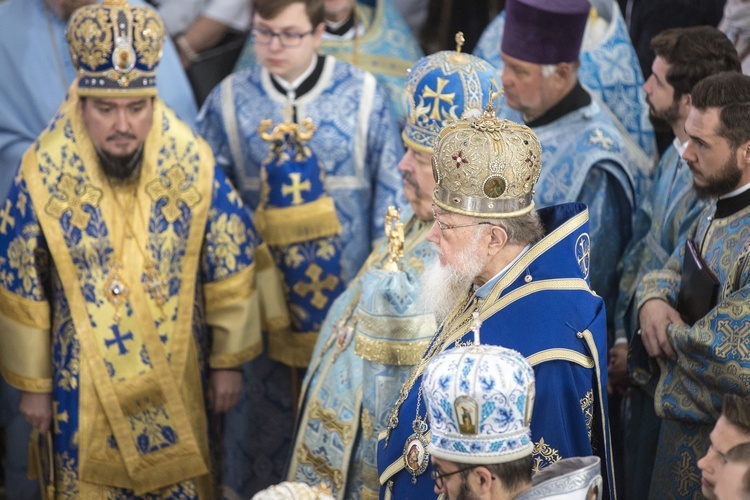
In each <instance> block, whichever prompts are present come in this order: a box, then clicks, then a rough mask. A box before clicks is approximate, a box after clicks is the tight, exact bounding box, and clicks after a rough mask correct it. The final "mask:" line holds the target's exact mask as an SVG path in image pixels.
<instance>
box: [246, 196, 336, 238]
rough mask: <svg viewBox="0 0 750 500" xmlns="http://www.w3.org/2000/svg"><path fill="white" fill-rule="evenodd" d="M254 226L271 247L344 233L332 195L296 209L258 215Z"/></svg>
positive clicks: (272, 210)
mask: <svg viewBox="0 0 750 500" xmlns="http://www.w3.org/2000/svg"><path fill="white" fill-rule="evenodd" d="M255 227H256V228H257V229H258V232H259V233H260V234H261V236H262V237H263V241H265V242H266V243H267V244H269V245H273V246H284V245H291V244H292V243H299V242H301V241H310V240H315V239H318V238H323V237H326V236H333V235H336V234H340V233H341V223H340V222H339V219H338V217H337V216H336V207H335V206H334V203H333V198H331V197H330V196H324V197H321V198H319V199H317V200H315V201H312V202H310V203H305V204H303V205H298V206H295V207H284V208H267V209H263V210H257V211H256V212H255Z"/></svg>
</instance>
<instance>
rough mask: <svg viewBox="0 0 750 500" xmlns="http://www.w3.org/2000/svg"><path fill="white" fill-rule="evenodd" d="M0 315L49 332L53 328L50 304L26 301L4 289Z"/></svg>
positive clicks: (1, 296) (1, 295)
mask: <svg viewBox="0 0 750 500" xmlns="http://www.w3.org/2000/svg"><path fill="white" fill-rule="evenodd" d="M0 313H2V314H3V315H5V316H7V317H8V318H10V319H12V320H13V321H15V322H17V323H21V324H22V325H26V326H30V327H32V328H38V329H40V330H49V329H50V328H51V327H52V324H51V323H50V316H51V312H50V307H49V303H48V302H37V301H35V300H30V299H25V298H23V297H19V296H18V295H16V294H15V293H13V292H9V291H8V290H6V289H4V288H0Z"/></svg>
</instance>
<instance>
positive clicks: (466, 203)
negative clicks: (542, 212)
mask: <svg viewBox="0 0 750 500" xmlns="http://www.w3.org/2000/svg"><path fill="white" fill-rule="evenodd" d="M434 150H435V153H434V154H433V155H432V171H433V175H434V176H435V182H436V183H437V186H436V187H435V191H434V192H433V195H432V199H433V201H434V202H435V204H436V205H438V206H439V207H440V208H442V209H443V210H445V211H447V212H453V213H458V214H462V215H469V216H472V217H481V218H490V219H492V218H508V217H518V216H519V215H523V214H526V213H528V212H530V211H531V210H533V208H534V201H533V200H532V197H533V195H534V184H536V181H537V180H538V179H539V174H540V172H541V169H542V159H541V156H542V147H541V145H540V144H539V139H538V138H537V136H536V134H535V133H534V132H533V131H532V130H531V129H530V128H529V127H526V126H525V125H520V124H518V123H515V122H511V121H509V120H503V119H500V118H497V117H496V116H495V110H494V108H493V107H492V105H491V104H490V105H488V106H487V108H486V109H485V111H484V113H483V114H482V115H481V116H479V117H476V118H469V119H464V120H457V121H454V122H451V123H450V124H449V125H447V126H446V127H445V128H443V130H441V131H440V134H439V135H438V137H437V139H436V140H435V148H434Z"/></svg>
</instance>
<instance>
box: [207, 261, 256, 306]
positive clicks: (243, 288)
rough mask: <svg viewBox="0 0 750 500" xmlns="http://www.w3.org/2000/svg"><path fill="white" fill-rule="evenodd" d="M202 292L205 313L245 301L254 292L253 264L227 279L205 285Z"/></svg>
mask: <svg viewBox="0 0 750 500" xmlns="http://www.w3.org/2000/svg"><path fill="white" fill-rule="evenodd" d="M203 290H204V292H205V293H204V297H205V301H206V312H207V313H208V312H212V311H215V310H217V309H223V308H225V307H228V306H231V305H233V304H236V303H237V302H240V301H242V300H245V299H247V298H248V297H250V296H251V295H252V294H253V292H254V291H255V262H253V263H252V264H250V265H249V266H248V267H246V268H245V269H243V270H242V271H240V272H238V273H235V274H233V275H232V276H230V277H228V278H225V279H223V280H221V281H216V282H213V283H206V284H205V285H203Z"/></svg>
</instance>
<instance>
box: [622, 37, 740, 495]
mask: <svg viewBox="0 0 750 500" xmlns="http://www.w3.org/2000/svg"><path fill="white" fill-rule="evenodd" d="M651 46H652V48H653V49H654V52H655V53H656V58H655V60H654V64H653V65H652V73H651V76H650V77H649V79H648V81H646V84H645V85H644V87H643V88H644V90H645V91H646V94H647V95H648V103H649V105H650V107H651V115H652V116H654V117H656V118H659V119H662V120H664V121H666V122H667V123H669V125H670V126H671V127H672V131H673V132H674V134H675V140H674V142H673V144H672V145H671V146H670V147H669V148H667V150H666V151H665V152H664V155H663V156H662V158H661V160H660V161H659V164H658V165H657V167H656V171H655V172H654V181H653V185H652V188H651V192H650V193H649V195H648V196H645V197H644V198H643V200H642V202H641V203H640V205H639V207H638V211H637V213H636V219H635V232H634V235H633V240H632V241H631V242H630V245H628V249H627V251H626V253H625V256H624V257H623V260H622V267H623V270H622V277H621V278H620V293H619V296H618V299H617V309H616V310H615V336H616V340H615V345H614V346H613V347H612V349H611V350H610V361H609V368H608V370H609V381H610V387H611V388H612V390H616V391H620V392H624V391H626V390H627V388H628V387H629V386H630V383H629V381H628V366H627V356H628V342H632V351H633V354H632V356H631V369H632V372H633V373H632V376H633V379H634V382H635V385H634V386H633V387H632V389H630V390H629V391H628V394H627V398H628V400H629V401H628V404H627V405H626V406H624V408H626V409H627V410H626V411H627V415H626V420H625V437H624V443H625V446H624V450H625V464H624V472H625V476H624V478H625V493H626V495H627V497H628V498H632V499H640V498H644V497H645V496H646V495H647V494H648V485H649V484H650V482H651V481H650V478H651V469H652V468H653V457H654V454H655V452H656V443H657V440H658V436H659V419H658V418H657V417H656V414H655V413H654V400H653V389H654V388H653V384H654V383H655V381H654V380H653V378H652V376H651V373H650V371H651V370H650V367H649V363H648V356H647V355H646V354H645V352H646V351H645V350H644V349H643V345H642V344H641V342H640V338H639V337H638V336H637V335H634V334H635V331H636V330H637V328H638V326H637V324H638V318H637V310H636V309H635V304H634V301H635V290H636V287H637V286H638V283H639V282H640V280H641V279H642V278H643V276H645V275H646V273H648V272H650V271H655V270H657V269H661V268H662V267H664V264H666V262H667V260H668V259H669V256H670V255H672V252H674V250H675V249H676V248H678V247H680V246H682V245H683V244H684V243H685V239H686V238H687V236H688V234H689V233H690V231H692V230H693V227H694V225H695V223H696V222H697V220H698V215H699V214H700V212H701V210H702V209H703V208H704V207H705V205H706V204H707V201H706V200H702V199H700V198H698V197H697V196H696V195H695V191H694V190H693V176H692V174H691V173H690V169H689V168H688V165H687V162H686V161H685V160H684V159H683V158H682V153H683V152H684V151H685V147H686V146H687V141H688V136H687V133H686V132H685V119H686V118H687V115H688V113H689V111H690V107H691V105H690V91H691V90H692V89H693V87H694V86H695V85H696V84H697V83H698V82H699V81H700V80H702V79H703V78H705V77H707V76H710V75H712V74H716V73H719V72H721V71H738V72H739V70H740V62H739V58H738V57H737V52H736V51H735V50H734V47H733V46H732V43H731V42H730V41H729V39H728V38H727V37H726V35H724V34H723V33H722V32H720V31H719V30H717V29H716V28H712V27H709V26H700V27H694V28H675V29H671V30H667V31H664V32H663V33H661V34H659V35H657V36H656V37H654V39H653V40H652V41H651Z"/></svg>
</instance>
